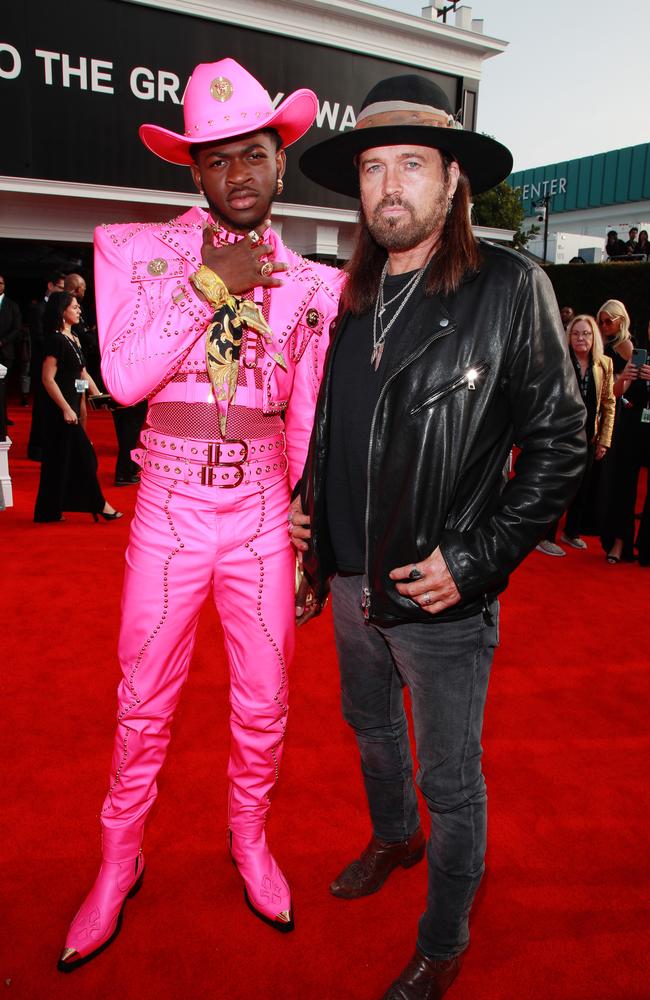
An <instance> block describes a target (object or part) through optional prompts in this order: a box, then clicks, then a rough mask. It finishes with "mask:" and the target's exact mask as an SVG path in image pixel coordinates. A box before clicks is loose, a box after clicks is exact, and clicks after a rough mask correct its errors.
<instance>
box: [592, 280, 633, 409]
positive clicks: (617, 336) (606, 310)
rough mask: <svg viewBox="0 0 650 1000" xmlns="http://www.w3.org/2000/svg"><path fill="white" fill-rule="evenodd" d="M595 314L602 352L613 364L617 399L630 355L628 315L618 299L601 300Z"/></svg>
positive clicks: (623, 389)
mask: <svg viewBox="0 0 650 1000" xmlns="http://www.w3.org/2000/svg"><path fill="white" fill-rule="evenodd" d="M596 316H597V317H598V328H599V329H600V334H601V337H602V338H603V349H604V353H605V355H606V356H607V357H608V358H611V359H612V362H613V364H614V395H615V396H616V398H617V399H619V397H620V396H622V395H623V393H624V392H625V382H626V379H625V378H624V372H625V368H626V366H627V365H628V364H629V361H630V358H631V357H632V340H631V337H630V317H629V315H628V312H627V309H626V308H625V306H624V305H623V303H622V302H621V301H620V300H619V299H608V300H607V302H603V304H602V306H601V307H600V309H599V310H598V312H597V313H596Z"/></svg>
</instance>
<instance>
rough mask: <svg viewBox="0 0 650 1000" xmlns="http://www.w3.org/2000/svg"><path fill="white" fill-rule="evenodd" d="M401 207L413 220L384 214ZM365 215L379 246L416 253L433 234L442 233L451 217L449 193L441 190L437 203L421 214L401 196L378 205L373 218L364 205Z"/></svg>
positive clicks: (436, 196) (432, 203) (393, 196)
mask: <svg viewBox="0 0 650 1000" xmlns="http://www.w3.org/2000/svg"><path fill="white" fill-rule="evenodd" d="M394 205H399V206H400V207H401V208H405V209H406V210H407V211H408V212H409V214H410V219H408V220H404V219H396V218H394V217H390V216H388V217H386V216H384V215H382V209H384V208H388V207H392V206H394ZM364 215H365V217H366V225H367V227H368V230H369V232H370V234H371V236H372V237H373V239H374V240H375V242H376V243H378V244H379V246H381V247H383V248H384V249H385V250H412V249H413V248H414V247H416V246H418V245H419V244H420V243H422V242H424V240H426V239H428V238H429V237H430V236H431V235H432V234H433V233H436V232H442V229H443V227H444V224H445V220H446V218H447V194H446V193H445V192H444V191H443V190H441V191H439V192H437V193H436V195H435V197H434V198H433V200H432V201H431V202H430V203H429V204H428V205H427V206H426V207H425V208H424V209H423V210H422V211H421V212H418V211H417V210H416V208H415V207H414V206H413V205H412V204H411V203H410V202H409V201H405V200H404V199H403V198H400V197H398V196H397V195H389V196H387V197H386V198H382V200H381V201H380V202H378V203H377V205H375V208H374V211H373V212H372V215H369V214H368V212H367V211H366V209H365V206H364Z"/></svg>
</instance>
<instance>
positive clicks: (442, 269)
mask: <svg viewBox="0 0 650 1000" xmlns="http://www.w3.org/2000/svg"><path fill="white" fill-rule="evenodd" d="M440 155H441V156H442V165H443V176H444V179H445V181H446V180H447V179H448V177H449V164H450V163H451V157H449V156H447V155H446V154H445V153H442V152H441V154H440ZM471 200H472V195H471V189H470V186H469V180H468V179H467V175H466V174H465V173H463V171H462V170H461V172H460V176H459V178H458V185H457V187H456V193H455V195H454V199H453V202H452V207H451V212H450V213H449V215H448V216H447V218H446V220H445V224H444V227H443V230H442V233H441V236H440V240H439V242H438V246H437V248H436V250H435V253H434V255H433V258H432V261H431V266H430V268H429V273H428V275H427V280H426V285H425V288H424V292H425V295H439V294H443V295H449V294H451V293H452V292H455V291H456V289H457V288H458V286H459V285H460V283H461V281H462V279H463V277H464V276H465V275H466V274H468V273H471V272H474V271H477V270H478V268H479V265H480V261H481V255H480V250H479V245H478V242H477V240H476V237H475V236H474V233H473V232H472V224H471V222H470V205H471ZM387 256H388V255H387V252H386V250H385V249H384V247H382V246H380V245H379V244H378V243H377V242H376V240H375V239H374V237H373V236H372V235H371V234H370V231H369V230H368V226H367V223H366V217H365V214H364V211H363V207H360V208H359V226H358V230H357V239H356V243H355V247H354V252H353V254H352V256H351V258H350V260H349V262H348V264H347V267H346V269H345V270H346V272H347V275H348V280H347V283H346V286H345V288H344V290H343V295H342V300H343V307H344V308H345V309H348V310H349V311H350V312H351V313H352V314H353V315H354V316H361V315H362V314H363V313H366V312H368V311H369V310H370V309H371V308H372V306H373V305H374V303H375V299H376V298H377V293H378V291H379V279H380V277H381V272H382V268H383V266H384V264H385V263H386V258H387Z"/></svg>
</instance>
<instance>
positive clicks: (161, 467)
mask: <svg viewBox="0 0 650 1000" xmlns="http://www.w3.org/2000/svg"><path fill="white" fill-rule="evenodd" d="M141 437H142V443H143V444H144V445H145V447H144V448H136V449H135V450H134V451H132V452H131V455H132V457H133V459H134V460H135V461H136V462H137V463H138V465H140V467H141V468H142V469H144V470H147V471H151V472H152V473H154V475H157V476H163V477H164V478H166V479H179V480H182V481H183V482H185V483H188V482H194V483H200V484H201V485H202V486H218V487H221V488H223V489H233V488H234V487H235V486H240V485H242V484H246V483H252V482H257V481H258V480H261V479H270V478H271V477H273V476H280V475H283V474H284V473H285V472H286V470H287V466H288V463H287V458H286V455H285V448H286V442H285V436H284V432H283V433H281V434H276V435H274V436H273V437H269V438H261V439H259V440H252V441H249V440H237V441H195V440H193V439H191V438H177V437H171V436H170V435H168V434H159V433H156V432H155V431H151V430H145V431H143V432H142V436H141Z"/></svg>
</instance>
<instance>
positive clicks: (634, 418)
mask: <svg viewBox="0 0 650 1000" xmlns="http://www.w3.org/2000/svg"><path fill="white" fill-rule="evenodd" d="M625 385H626V389H625V397H624V401H623V407H622V409H621V416H620V435H619V440H618V453H617V462H616V472H617V477H616V478H617V483H618V490H617V513H616V537H615V538H614V540H613V543H612V544H611V546H609V547H607V543H608V541H609V539H607V538H603V542H604V543H605V545H606V551H607V557H606V558H607V562H608V563H610V564H615V563H618V562H620V560H621V559H633V558H634V548H635V545H636V548H637V549H638V553H639V565H640V566H650V491H648V494H647V495H646V500H645V504H644V507H643V512H642V514H641V523H640V524H639V530H638V533H637V537H636V543H635V542H634V514H635V508H636V497H637V490H638V485H639V473H640V471H641V466H643V465H645V466H648V465H649V464H650V364H648V351H647V350H646V349H645V348H640V347H635V348H634V350H633V351H632V356H631V359H630V363H629V364H628V365H627V367H626V369H625Z"/></svg>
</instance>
